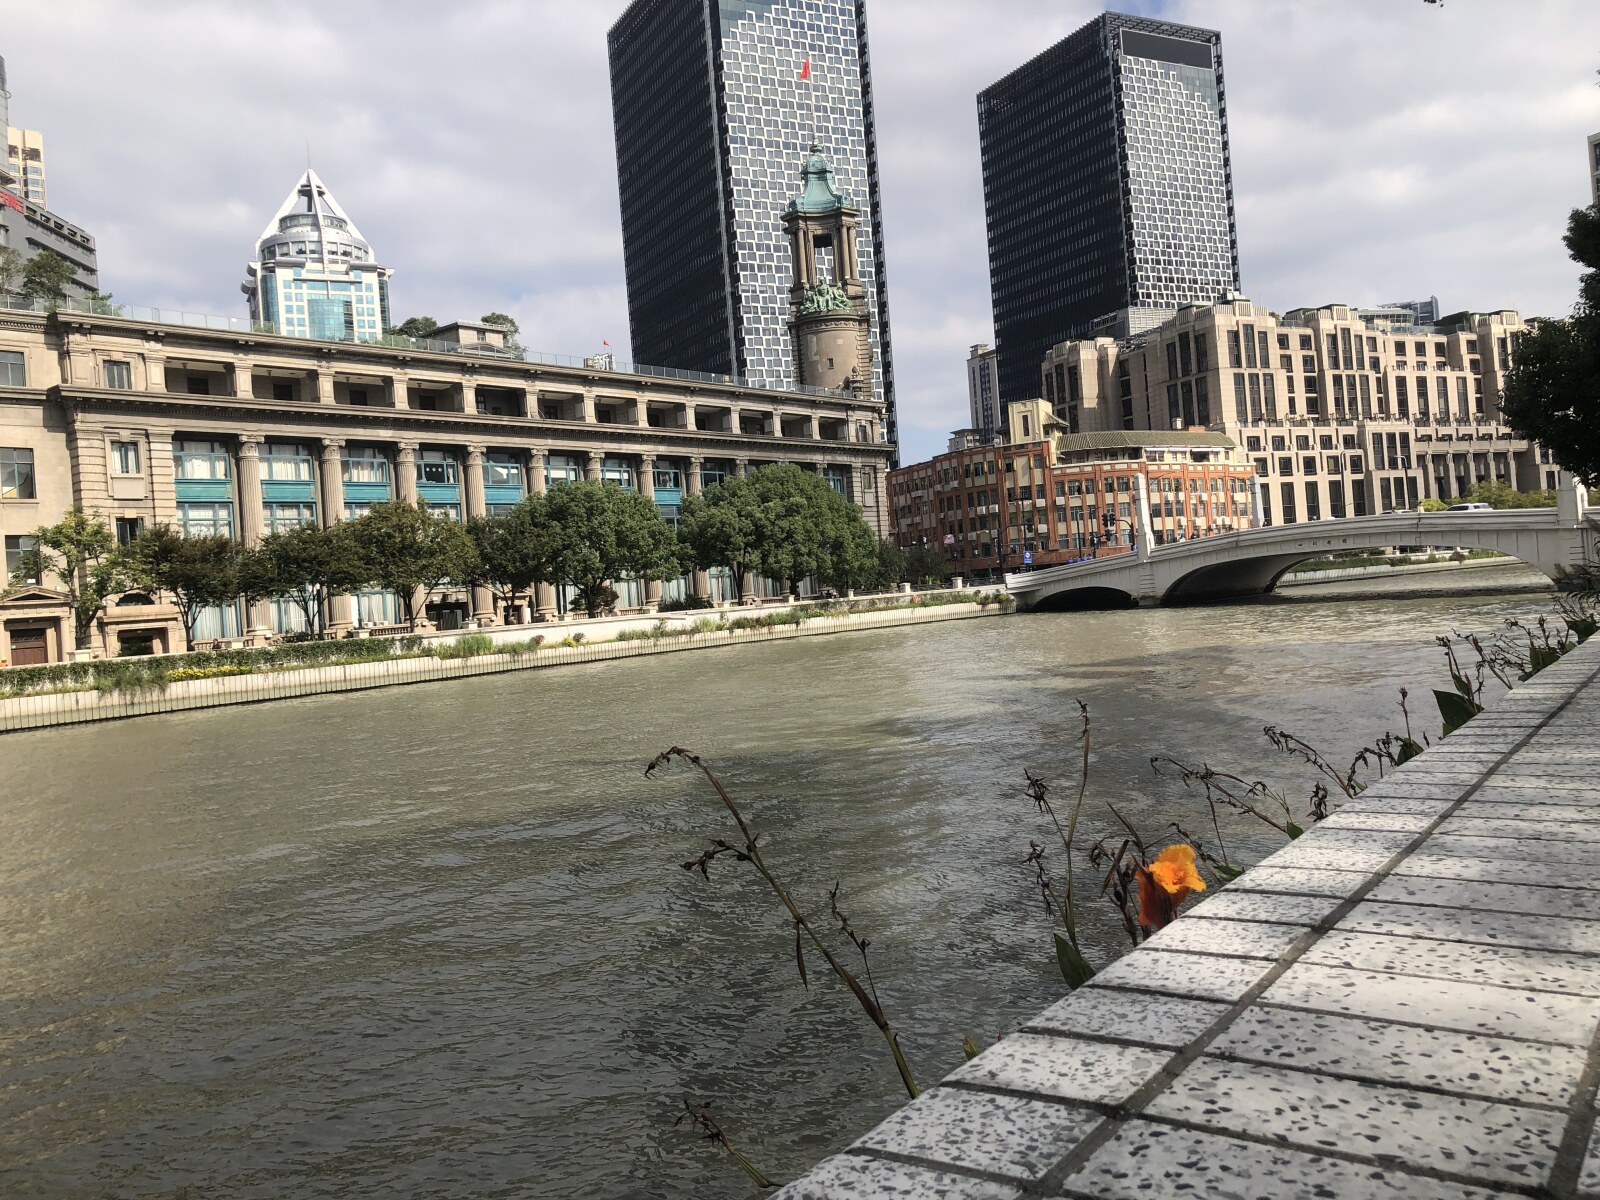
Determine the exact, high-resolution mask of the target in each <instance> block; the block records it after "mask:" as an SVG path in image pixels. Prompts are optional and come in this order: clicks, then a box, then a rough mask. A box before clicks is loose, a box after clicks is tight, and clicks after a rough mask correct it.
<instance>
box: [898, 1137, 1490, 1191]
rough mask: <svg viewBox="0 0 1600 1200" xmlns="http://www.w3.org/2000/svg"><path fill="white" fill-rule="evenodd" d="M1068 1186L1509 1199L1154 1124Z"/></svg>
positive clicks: (1101, 1156) (1117, 1143) (1123, 1140)
mask: <svg viewBox="0 0 1600 1200" xmlns="http://www.w3.org/2000/svg"><path fill="white" fill-rule="evenodd" d="M1066 1186H1067V1187H1068V1188H1071V1189H1072V1192H1073V1194H1076V1195H1093V1196H1097V1197H1105V1198H1106V1200H1151V1198H1155V1200H1167V1198H1168V1197H1196V1198H1199V1200H1208V1198H1214V1200H1330V1198H1334V1197H1336V1198H1337V1200H1496V1198H1497V1197H1503V1196H1508V1195H1509V1194H1510V1193H1506V1192H1501V1191H1497V1190H1493V1189H1486V1188H1477V1187H1469V1186H1465V1185H1462V1184H1459V1183H1448V1182H1444V1181H1441V1180H1436V1179H1429V1178H1427V1177H1426V1176H1418V1175H1408V1174H1406V1173H1405V1172H1404V1171H1401V1170H1399V1169H1398V1168H1396V1167H1390V1166H1387V1165H1385V1166H1381V1167H1373V1166H1362V1165H1360V1164H1357V1163H1349V1162H1342V1161H1340V1160H1338V1159H1334V1158H1321V1157H1318V1156H1317V1155H1314V1154H1306V1153H1303V1152H1301V1151H1298V1150H1291V1149H1289V1148H1288V1147H1280V1146H1262V1145H1258V1144H1256V1143H1254V1142H1241V1141H1237V1140H1235V1139H1234V1138H1228V1137H1223V1136H1221V1135H1219V1134H1214V1133H1201V1132H1199V1131H1196V1130H1190V1129H1176V1128H1173V1127H1172V1126H1170V1125H1160V1124H1157V1123H1156V1122H1154V1121H1129V1122H1128V1123H1127V1124H1126V1125H1124V1126H1123V1127H1122V1128H1121V1129H1119V1130H1117V1132H1116V1134H1115V1135H1114V1136H1113V1137H1111V1138H1109V1139H1108V1140H1107V1141H1106V1143H1105V1145H1103V1146H1101V1147H1100V1148H1099V1149H1098V1150H1096V1151H1095V1152H1094V1154H1093V1155H1092V1156H1091V1157H1090V1159H1089V1161H1088V1162H1087V1163H1085V1164H1084V1165H1083V1166H1082V1167H1081V1168H1080V1169H1079V1170H1077V1171H1076V1172H1074V1173H1073V1174H1072V1175H1070V1176H1068V1177H1067V1180H1066ZM869 1195H870V1193H869Z"/></svg>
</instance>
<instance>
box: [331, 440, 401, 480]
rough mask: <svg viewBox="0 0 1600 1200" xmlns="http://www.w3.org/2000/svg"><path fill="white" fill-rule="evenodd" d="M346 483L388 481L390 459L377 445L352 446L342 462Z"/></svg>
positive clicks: (342, 472) (342, 471)
mask: <svg viewBox="0 0 1600 1200" xmlns="http://www.w3.org/2000/svg"><path fill="white" fill-rule="evenodd" d="M340 469H341V474H342V475H343V478H344V482H345V483H388V482H389V459H388V456H387V455H385V454H384V452H383V451H382V450H380V449H378V447H376V446H352V447H350V448H349V449H347V450H346V451H345V453H344V458H343V460H342V462H341V464H340Z"/></svg>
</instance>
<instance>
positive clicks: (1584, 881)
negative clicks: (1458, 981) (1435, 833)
mask: <svg viewBox="0 0 1600 1200" xmlns="http://www.w3.org/2000/svg"><path fill="white" fill-rule="evenodd" d="M1432 845H1433V843H1432V841H1429V843H1428V846H1432ZM1393 874H1394V875H1397V876H1407V877H1409V876H1429V877H1432V878H1436V879H1463V880H1472V881H1481V882H1486V883H1506V884H1515V885H1517V886H1527V887H1536V886H1541V885H1547V884H1556V885H1558V886H1560V887H1562V888H1565V889H1567V890H1572V889H1581V890H1584V891H1600V872H1596V873H1594V874H1592V875H1591V874H1590V873H1589V872H1585V871H1582V870H1577V869H1574V867H1573V865H1572V864H1570V863H1569V864H1567V865H1565V866H1564V867H1561V868H1560V869H1552V868H1551V866H1550V865H1549V864H1547V863H1544V862H1540V861H1539V860H1538V859H1516V858H1510V859H1508V858H1471V857H1457V856H1456V855H1454V854H1433V853H1430V852H1429V850H1428V848H1427V847H1424V848H1423V849H1421V850H1418V851H1417V852H1416V853H1414V854H1408V855H1407V856H1406V857H1405V858H1403V859H1401V860H1400V863H1399V865H1398V866H1396V867H1395V869H1394V872H1393ZM1232 886H1237V885H1232Z"/></svg>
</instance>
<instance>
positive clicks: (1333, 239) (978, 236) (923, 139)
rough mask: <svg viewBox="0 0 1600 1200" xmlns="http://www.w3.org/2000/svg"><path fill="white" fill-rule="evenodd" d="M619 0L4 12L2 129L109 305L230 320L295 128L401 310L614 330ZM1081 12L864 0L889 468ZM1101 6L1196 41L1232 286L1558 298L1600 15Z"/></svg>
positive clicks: (1558, 2)
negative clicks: (1026, 105)
mask: <svg viewBox="0 0 1600 1200" xmlns="http://www.w3.org/2000/svg"><path fill="white" fill-rule="evenodd" d="M622 7H623V3H622V0H577V2H574V0H528V2H518V0H476V2H473V0H465V2H462V3H458V4H454V5H449V6H442V5H438V4H436V3H433V2H431V0H429V2H427V3H423V2H422V0H341V2H340V3H339V4H319V3H314V2H313V0H273V2H271V3H268V2H266V0H235V2H234V3H230V4H227V5H221V4H216V3H211V2H209V0H166V2H164V3H161V4H127V3H116V2H114V0H76V2H75V3H73V4H71V5H66V6H63V5H60V4H55V5H44V4H39V3H37V0H0V15H3V17H4V29H5V42H4V45H3V46H0V53H4V54H5V56H6V60H7V66H8V68H9V75H10V84H11V89H12V92H13V98H12V101H11V108H12V119H13V123H14V124H19V125H26V126H28V127H31V128H37V129H40V130H42V131H44V133H45V136H46V146H47V151H48V165H49V170H50V193H51V202H52V206H53V207H54V208H56V209H57V210H58V211H59V212H60V213H61V214H62V215H64V216H66V217H67V218H69V219H71V220H73V221H75V222H77V223H78V224H80V225H82V226H84V227H85V228H87V229H88V230H89V231H90V232H91V233H93V234H95V236H96V237H97V238H98V239H99V243H100V252H101V264H102V271H103V278H104V279H105V281H106V282H105V286H106V287H108V288H110V289H112V290H114V291H115V292H116V293H117V295H118V296H119V297H120V298H123V299H126V300H129V301H132V302H135V303H146V304H159V305H173V306H180V307H186V308H190V309H195V310H200V311H217V312H225V313H237V312H239V311H240V309H241V307H242V304H243V298H242V297H241V296H240V295H239V291H238V285H239V281H240V280H241V279H242V278H243V270H244V263H245V260H246V256H247V252H248V250H249V248H250V246H251V244H252V242H253V240H254V238H255V236H256V234H257V233H258V232H259V231H260V228H261V226H262V225H263V224H264V223H265V222H266V219H267V218H268V217H269V216H270V215H271V213H272V211H273V210H274V208H275V207H276V205H277V203H278V202H279V200H281V199H282V197H283V195H284V193H285V192H287V191H288V189H289V187H290V186H291V184H292V183H293V181H294V178H295V175H296V173H297V172H298V171H299V169H300V168H301V166H302V165H303V164H304V161H305V155H306V143H307V142H308V141H309V142H310V146H311V154H312V158H313V161H314V163H315V164H316V166H317V169H318V171H319V173H321V174H322V175H323V177H324V178H325V179H326V180H327V181H328V183H329V185H330V186H331V187H332V188H333V189H334V191H335V193H336V194H337V195H338V196H339V198H340V201H341V203H343V204H344V205H345V206H346V207H347V208H348V209H349V210H350V212H351V214H352V215H353V216H354V217H355V219H356V221H357V222H358V223H359V224H360V225H361V227H362V230H363V232H364V233H365V234H366V235H367V236H368V238H370V239H371V241H372V242H373V244H374V245H375V246H376V247H377V249H378V252H379V254H380V255H381V256H382V257H383V258H384V260H385V261H386V263H387V264H388V265H392V266H394V267H395V268H396V270H397V272H398V274H397V275H396V278H395V285H394V295H395V305H396V309H397V314H398V315H400V316H404V315H409V314H411V313H417V312H427V313H430V314H432V315H433V316H435V317H438V318H439V319H441V320H447V319H450V318H454V317H462V316H465V317H475V316H478V315H479V314H481V313H483V312H488V311H490V310H494V309H498V310H501V311H506V312H510V313H512V314H513V315H515V316H516V317H517V318H518V319H519V320H520V321H521V322H522V324H523V327H524V329H525V331H526V333H525V340H526V341H527V342H528V344H530V345H533V346H537V347H539V348H541V349H548V350H551V351H556V352H564V353H572V354H582V353H586V352H592V351H593V350H594V349H595V348H597V347H598V345H599V341H600V339H601V338H602V337H606V338H609V339H610V340H611V342H612V344H613V346H614V347H617V348H619V349H621V350H622V351H623V352H625V351H626V346H627V333H626V330H627V303H626V294H625V290H624V287H623V270H622V251H621V234H620V227H619V222H618V218H617V211H616V162H615V157H614V155H613V151H612V140H611V111H610V97H609V82H608V78H607V69H606V55H605V31H606V29H607V27H608V26H609V25H610V24H611V22H612V21H613V20H614V19H615V17H616V15H617V13H618V12H620V11H621V9H622ZM1101 7H1102V6H1101V5H1100V4H1098V3H1094V2H1092V0H1008V2H1007V3H1005V4H995V3H993V2H992V0H870V30H871V36H872V45H873V72H874V83H875V85H876V97H877V101H878V121H879V130H878V132H879V147H880V154H881V162H882V173H883V201H884V212H885V232H886V238H887V258H888V265H889V276H890V306H891V313H892V321H893V326H892V328H893V335H894V344H895V350H896V355H895V360H896V361H895V369H896V376H897V380H898V398H899V401H900V407H901V424H902V428H903V429H904V431H905V432H904V439H905V453H906V456H907V458H908V459H914V458H919V457H924V456H926V455H927V454H929V453H932V452H934V451H936V450H938V449H940V448H941V447H942V444H943V440H944V434H945V432H946V431H947V430H948V429H950V428H953V427H955V426H957V425H960V424H963V423H964V422H965V419H966V418H965V413H966V394H965V393H966V384H965V375H964V370H963V365H962V364H963V361H964V359H965V356H966V350H967V345H968V343H969V342H972V341H978V340H988V339H989V337H990V326H989V289H988V263H987V254H986V246H985V237H984V222H983V187H982V176H981V171H980V165H979V161H978V140H977V118H976V109H975V103H974V97H975V95H976V93H977V92H978V91H979V90H980V89H981V88H983V87H984V86H986V85H987V84H989V83H992V82H993V81H994V80H996V79H998V78H999V77H1000V76H1002V75H1004V74H1005V73H1007V72H1008V71H1010V70H1012V69H1013V68H1015V67H1016V66H1018V65H1020V64H1021V63H1022V62H1024V61H1026V60H1027V59H1028V58H1030V57H1032V56H1033V55H1035V54H1037V53H1039V52H1040V51H1042V50H1044V49H1045V48H1046V47H1048V46H1049V45H1051V44H1052V43H1053V42H1055V41H1057V40H1059V39H1060V38H1061V37H1064V36H1065V35H1066V34H1068V33H1070V32H1071V31H1072V30H1073V29H1075V28H1077V27H1078V26H1079V25H1080V24H1082V23H1083V22H1084V21H1086V20H1088V19H1090V18H1091V17H1092V16H1093V15H1094V14H1095V13H1097V12H1098V11H1100V9H1101ZM1126 7H1128V8H1131V9H1133V10H1136V11H1140V12H1145V13H1148V14H1149V15H1155V16H1164V17H1167V18H1170V19H1172V20H1178V21H1186V22H1190V23H1193V24H1197V25H1203V26H1207V27H1210V28H1216V29H1220V30H1222V33H1223V52H1224V59H1225V66H1226V72H1227V84H1228V110H1229V121H1230V128H1231V136H1232V148H1233V166H1234V179H1235V192H1236V201H1237V208H1238V219H1239V239H1240V252H1241V258H1242V262H1243V271H1244V284H1245V289H1246V291H1247V292H1248V293H1249V294H1250V295H1251V296H1252V297H1253V298H1255V299H1257V300H1260V301H1263V302H1265V303H1268V304H1271V305H1273V306H1274V307H1278V308H1286V307H1291V306H1294V305H1299V304H1318V303H1325V302H1329V301H1333V300H1347V301H1353V302H1358V303H1366V302H1373V301H1379V300H1392V299H1398V298H1402V297H1413V296H1425V295H1428V294H1430V293H1436V294H1438V295H1439V297H1440V299H1441V301H1442V302H1443V303H1444V304H1445V305H1446V306H1447V307H1448V308H1491V307H1494V308H1498V307H1511V308H1517V309H1519V310H1521V311H1524V312H1528V313H1558V312H1562V311H1565V309H1566V308H1567V306H1568V304H1569V303H1570V301H1571V298H1572V296H1573V294H1574V293H1575V290H1576V277H1577V270H1576V267H1575V266H1574V264H1572V263H1571V262H1570V261H1569V260H1568V259H1567V257H1566V255H1565V252H1564V250H1563V249H1562V247H1561V244H1560V235H1561V231H1562V229H1563V227H1564V223H1565V220H1566V214H1567V212H1568V210H1569V209H1571V208H1572V207H1574V206H1575V205H1579V204H1584V203H1587V201H1588V183H1587V178H1586V175H1585V172H1584V161H1583V156H1584V138H1585V136H1586V135H1587V134H1588V133H1590V132H1593V131H1594V130H1596V129H1600V90H1597V89H1596V88H1595V87H1594V86H1593V83H1594V81H1595V75H1594V66H1595V61H1594V51H1595V49H1596V47H1597V45H1600V5H1596V4H1593V3H1592V2H1591V0H1543V2H1541V3H1539V4H1529V3H1520V2H1519V3H1507V2H1506V0H1449V2H1448V3H1447V4H1445V5H1443V6H1442V7H1441V6H1435V5H1429V4H1424V3H1422V0H1295V2H1294V3H1292V4H1288V3H1278V4H1264V3H1261V2H1260V0H1170V2H1168V3H1157V2H1156V0H1140V2H1138V3H1135V4H1131V5H1128V6H1126ZM60 64H71V69H70V70H63V69H60ZM677 67H678V64H674V63H671V62H668V61H663V62H662V64H661V70H663V71H670V70H673V69H677ZM665 149H666V148H664V150H665Z"/></svg>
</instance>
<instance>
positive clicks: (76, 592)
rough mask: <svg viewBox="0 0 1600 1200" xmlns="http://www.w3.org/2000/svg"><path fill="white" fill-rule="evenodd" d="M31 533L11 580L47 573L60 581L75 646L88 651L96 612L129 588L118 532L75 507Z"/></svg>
mask: <svg viewBox="0 0 1600 1200" xmlns="http://www.w3.org/2000/svg"><path fill="white" fill-rule="evenodd" d="M32 536H33V545H32V546H31V547H30V548H29V549H27V550H24V551H23V552H22V561H21V570H19V571H18V573H17V577H16V578H14V579H13V581H12V582H13V583H20V582H23V581H24V577H31V578H35V579H40V580H43V579H44V578H45V576H47V575H54V576H55V577H56V578H57V579H59V580H60V581H61V587H62V590H63V591H65V592H66V593H67V603H68V604H69V606H70V607H71V608H72V636H73V644H74V645H75V646H76V647H77V648H78V649H79V650H87V649H88V648H89V634H90V633H91V632H92V630H93V629H94V622H95V618H96V617H98V616H99V615H100V610H101V609H102V608H104V607H105V603H106V601H107V600H108V599H110V597H111V596H112V595H113V594H115V593H117V592H120V591H124V590H125V589H126V588H127V586H128V572H127V568H126V563H125V561H124V559H123V556H122V555H120V554H118V553H117V539H116V535H115V534H113V533H112V532H111V527H110V526H108V525H107V524H106V523H105V522H104V521H103V520H101V519H100V514H99V513H95V512H84V511H83V509H82V508H80V507H78V506H76V505H74V506H73V507H72V509H71V510H70V511H69V512H68V513H67V514H66V516H64V517H62V518H61V520H60V521H59V522H58V523H57V524H55V525H45V526H41V527H40V528H38V529H35V530H34V531H33V534H32Z"/></svg>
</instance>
